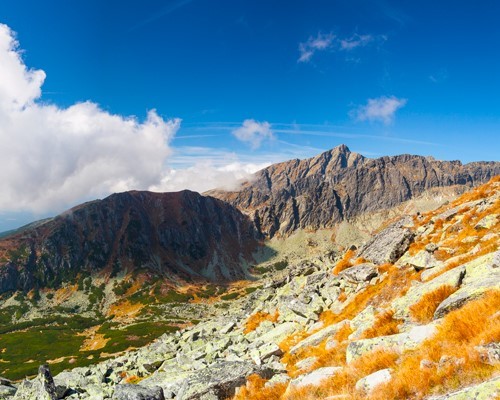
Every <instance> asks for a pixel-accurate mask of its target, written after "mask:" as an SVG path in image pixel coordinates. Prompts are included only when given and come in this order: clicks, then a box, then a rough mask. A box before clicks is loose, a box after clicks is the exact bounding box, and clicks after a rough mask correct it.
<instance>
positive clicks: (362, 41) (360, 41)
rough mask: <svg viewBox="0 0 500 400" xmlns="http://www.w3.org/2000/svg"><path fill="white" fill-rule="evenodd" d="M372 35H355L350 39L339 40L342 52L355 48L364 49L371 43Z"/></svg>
mask: <svg viewBox="0 0 500 400" xmlns="http://www.w3.org/2000/svg"><path fill="white" fill-rule="evenodd" d="M373 40H374V39H373V36H372V35H358V34H357V33H356V34H354V35H352V36H351V37H350V38H347V39H342V40H340V48H341V49H342V50H353V49H355V48H356V47H364V46H366V45H367V44H369V43H371V42H372V41H373Z"/></svg>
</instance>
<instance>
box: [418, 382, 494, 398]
mask: <svg viewBox="0 0 500 400" xmlns="http://www.w3.org/2000/svg"><path fill="white" fill-rule="evenodd" d="M498 396H500V377H495V378H493V379H490V380H488V381H486V382H482V383H479V384H477V385H474V386H469V387H466V388H463V389H461V390H459V391H456V392H453V393H448V394H445V395H442V396H433V397H429V399H428V400H492V399H496V398H498Z"/></svg>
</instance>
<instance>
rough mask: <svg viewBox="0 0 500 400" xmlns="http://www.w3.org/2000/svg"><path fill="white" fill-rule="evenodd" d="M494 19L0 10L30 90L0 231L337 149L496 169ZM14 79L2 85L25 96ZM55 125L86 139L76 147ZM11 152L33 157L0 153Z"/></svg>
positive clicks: (377, 7) (286, 8)
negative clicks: (134, 193) (86, 131)
mask: <svg viewBox="0 0 500 400" xmlns="http://www.w3.org/2000/svg"><path fill="white" fill-rule="evenodd" d="M498 15H500V3H498V2H496V1H478V2H472V1H460V2H456V1H439V2H436V1H419V2H410V1H389V0H380V1H286V2H285V1H269V0H267V1H264V0H260V1H259V0H257V1H255V0H253V1H229V0H224V1H222V0H210V1H208V0H176V1H150V0H141V1H123V0H122V1H117V0H113V1H93V0H87V1H71V2H68V1H49V0H48V1H44V2H40V1H27V0H17V1H16V2H4V3H2V4H1V5H0V22H1V23H3V24H5V26H7V27H8V29H9V31H8V33H7V36H6V37H13V38H15V40H16V41H17V44H16V45H12V43H11V44H10V45H6V46H7V47H6V51H8V50H9V49H10V50H11V51H12V50H13V51H15V52H16V54H18V56H19V60H20V61H19V62H18V64H19V63H21V64H19V65H21V66H19V65H17V64H16V66H15V68H16V69H15V70H16V71H18V72H19V71H20V68H25V69H26V71H27V73H30V71H31V72H33V71H43V72H44V78H45V79H41V78H40V80H39V82H38V84H37V85H35V86H36V87H31V89H30V91H27V92H23V93H27V94H26V95H25V96H24V97H23V98H26V99H27V100H26V102H25V103H23V104H24V105H23V106H22V107H21V108H22V110H23V113H18V114H16V119H13V120H14V121H15V123H12V127H11V128H9V129H8V128H0V144H4V147H6V148H7V149H8V150H9V153H12V154H13V155H12V159H8V160H6V161H4V162H5V163H7V162H9V165H5V164H4V166H5V168H4V169H5V170H6V171H7V172H5V174H6V177H5V179H6V180H7V181H9V177H10V179H11V180H12V181H13V182H12V185H11V190H10V191H9V193H10V194H9V196H6V195H4V198H3V200H2V198H1V197H0V231H2V230H4V229H8V228H11V227H14V226H16V225H20V224H21V223H24V222H26V221H27V220H29V219H30V218H33V217H34V216H36V217H39V216H45V215H51V214H54V213H57V212H60V211H62V210H63V209H65V208H67V207H70V206H72V205H75V204H77V203H78V202H80V201H84V200H89V199H91V198H95V197H102V196H105V195H107V194H109V193H110V192H112V191H116V190H121V189H123V190H126V189H132V188H137V189H150V190H179V189H182V188H183V187H189V188H191V189H195V190H200V191H201V190H205V189H207V188H209V187H210V186H214V185H216V186H219V185H220V184H225V183H228V182H232V181H233V180H234V179H236V178H239V177H241V176H244V174H245V173H248V172H253V171H254V170H256V169H258V168H260V167H261V166H264V165H266V164H269V163H272V162H277V161H282V160H286V159H290V158H303V157H309V156H312V155H315V154H317V153H319V152H321V151H324V150H327V149H330V148H332V147H334V146H336V145H338V144H340V143H345V144H347V145H348V146H349V147H350V148H351V150H353V151H358V152H360V153H362V154H364V155H365V156H368V157H378V156H382V155H393V154H400V153H412V154H422V155H433V156H435V157H436V158H438V159H446V160H452V159H459V160H461V161H463V162H470V161H475V160H499V157H498V153H499V151H498V150H499V148H500V146H499V145H500V141H499V131H500V99H499V93H500V74H499V73H498V71H500V51H499V50H500V46H499V43H500V28H499V27H498ZM9 46H10V47H9ZM13 68H14V67H13ZM19 73H21V72H19ZM5 76H6V74H4V79H5ZM19 79H20V80H19V82H20V83H19V85H18V87H14V86H15V85H13V84H12V83H11V82H17V81H15V80H11V82H4V85H7V86H8V87H9V88H11V87H14V88H13V89H12V90H13V91H14V90H19V93H21V92H22V90H24V89H23V87H24V86H26V85H25V83H26V82H28V81H29V79H31V81H30V82H32V81H33V79H32V78H29V79H28V78H26V79H28V81H26V82H25V81H23V79H21V78H19ZM1 80H2V77H0V100H1V89H2V82H1ZM23 85H24V86H23ZM37 88H38V89H39V90H38V89H37ZM9 90H10V89H9ZM37 90H38V92H39V93H38V92H37ZM12 96H13V95H11V97H9V101H11V100H12V98H14V97H12ZM19 96H20V95H19ZM16 99H17V97H16ZM23 101H24V100H23ZM83 102H87V103H83ZM16 104H20V102H19V101H17V100H16ZM26 104H28V106H26ZM82 104H87V105H88V107H87V108H86V109H82V107H81V105H82ZM75 105H80V106H77V109H76V110H75V111H74V112H73V111H71V112H68V110H73V109H72V107H74V106H75ZM23 107H24V108H23ZM28 107H31V108H33V107H35V108H36V112H35V111H33V112H31V113H28V112H26V108H28ZM92 107H94V108H92ZM152 110H156V111H155V113H154V115H152V114H151V111H152ZM18 111H19V110H18ZM8 112H10V111H8ZM8 112H6V115H9V114H8ZM148 112H149V113H150V114H149V115H150V117H148ZM61 113H62V114H65V116H64V118H63V119H64V123H63V122H62V121H61V123H58V124H56V125H57V129H56V128H54V124H53V122H50V121H53V120H54V118H59V116H60V115H61ZM33 114H37V116H36V117H34V116H33ZM48 114H50V115H52V117H48V116H47V115H48ZM42 115H43V117H42ZM75 115H76V116H75ZM1 116H2V114H1V113H0V117H1ZM82 116H84V117H82ZM113 116H115V117H116V118H118V119H119V121H114V120H113V118H112V117H113ZM156 117H157V118H158V119H159V120H158V121H157V120H156V119H155V118H156ZM30 118H31V119H30ZM71 118H73V120H71ZM82 118H83V119H82ZM116 118H115V119H116ZM148 118H149V119H148ZM70 120H71V121H79V123H86V124H88V125H89V126H96V127H97V128H96V130H95V132H93V133H92V135H90V136H88V137H87V139H86V142H85V141H82V142H81V143H80V142H78V140H76V139H75V138H80V137H81V135H82V132H80V131H78V132H77V131H74V132H73V133H72V134H74V135H75V137H72V136H70V135H68V136H66V134H65V131H64V126H67V124H68V121H70ZM103 120H106V121H108V122H102V121H103ZM112 120H113V121H114V122H113V121H112ZM131 120H133V121H135V122H134V123H135V126H134V127H132V128H131V127H130V126H129V125H130V124H129V122H130V121H131ZM34 121H36V123H35V122H34ZM82 121H83V122H82ZM127 121H129V122H127ZM148 121H149V122H148ZM245 121H246V122H245ZM28 122H29V123H28ZM168 124H170V125H168ZM153 125H154V127H155V129H156V130H155V133H152V134H150V133H147V132H149V130H148V129H149V127H150V126H153ZM20 126H29V127H33V129H35V130H36V127H37V126H40V132H37V134H36V135H35V134H33V135H34V137H32V136H30V135H32V133H31V132H30V133H25V131H26V129H24V128H23V129H22V130H21V128H20ZM54 129H55V130H54ZM21 131H22V132H23V133H22V134H21V133H19V132H21ZM111 131H112V134H110V137H109V138H108V137H106V135H108V132H111ZM23 135H24V136H23ZM151 135H153V136H154V139H151V137H152V136H151ZM155 135H156V136H155ZM21 136H22V141H24V142H23V143H25V142H27V141H28V142H30V143H33V147H32V148H29V149H26V148H25V146H20V145H19V146H14V145H12V143H11V142H12V138H13V137H21ZM2 137H3V141H2ZM137 137H141V138H142V139H137V142H135V140H136V138H137ZM127 138H128V139H127ZM144 138H147V139H144ZM160 138H163V140H164V141H165V143H164V144H159V140H160ZM19 141H21V139H19ZM5 143H7V144H5ZM74 143H80V146H83V143H86V144H85V147H86V149H85V154H83V153H82V152H81V147H78V148H76V147H77V146H76V145H74ZM109 143H113V146H111V145H109ZM116 143H120V145H116ZM127 143H129V144H130V145H129V147H127ZM132 144H133V145H132ZM35 145H36V146H35ZM9 146H10V147H9ZM44 146H46V147H44ZM131 146H133V147H134V149H140V150H141V151H139V150H134V149H131V148H130V147H131ZM28 147H29V146H28ZM87 147H88V148H87ZM20 148H22V150H19V151H21V153H19V154H17V153H16V151H17V150H16V149H20ZM49 148H50V150H49ZM89 148H90V149H89ZM40 149H44V151H41V150H40ZM45 149H47V151H46V152H45ZM54 149H58V150H57V151H56V150H54ZM113 149H116V150H113ZM44 155H45V156H44ZM120 157H121V158H120ZM66 158H68V160H65V159H66ZM69 158H71V160H69ZM27 159H28V160H29V161H28V162H27V164H29V165H28V166H26V165H25V162H21V161H20V160H27ZM144 159H145V160H144ZM74 160H78V161H77V162H76V161H74ZM108 165H111V167H108ZM14 166H15V167H14ZM99 168H101V169H99ZM131 168H132V170H130V169H131ZM11 169H12V170H11ZM84 169H85V170H86V171H83V170H84ZM89 169H92V171H93V172H92V173H88V170H89ZM103 169H104V170H106V169H109V171H112V173H110V174H109V176H108V175H106V173H103V172H102V170H103ZM17 174H19V176H18V175H17ZM129 176H132V178H130V179H128V178H127V177H129ZM14 177H15V178H16V180H15V181H14ZM2 178H3V177H2ZM71 179H73V180H74V182H73V181H72V180H71ZM103 182H105V183H103ZM21 183H24V184H23V185H21ZM27 193H29V194H27ZM49 194H50V195H49Z"/></svg>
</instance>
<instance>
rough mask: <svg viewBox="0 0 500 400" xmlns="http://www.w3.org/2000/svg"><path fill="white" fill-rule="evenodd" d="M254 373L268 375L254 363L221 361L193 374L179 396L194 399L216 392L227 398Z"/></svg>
mask: <svg viewBox="0 0 500 400" xmlns="http://www.w3.org/2000/svg"><path fill="white" fill-rule="evenodd" d="M254 373H259V374H261V375H264V376H266V371H262V370H261V369H260V368H258V367H257V366H256V365H255V364H252V363H247V362H223V361H220V362H217V363H215V364H213V365H211V366H209V367H207V368H205V369H202V370H200V371H196V373H194V374H191V375H190V376H189V378H188V379H187V384H186V385H185V386H183V388H182V389H183V390H181V391H179V393H177V397H178V398H182V400H194V399H199V398H200V397H201V396H202V395H205V394H207V393H214V394H215V395H217V396H218V398H227V397H229V396H232V395H234V391H235V389H236V388H237V387H238V386H241V385H244V384H245V382H246V380H247V378H248V377H249V376H250V375H252V374H254ZM266 377H270V376H266Z"/></svg>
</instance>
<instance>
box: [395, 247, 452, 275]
mask: <svg viewBox="0 0 500 400" xmlns="http://www.w3.org/2000/svg"><path fill="white" fill-rule="evenodd" d="M443 264H444V263H443V262H442V261H438V260H436V257H434V255H433V254H432V253H430V252H428V251H426V250H421V251H419V252H418V253H417V254H415V255H413V256H411V255H410V254H409V253H408V252H407V253H405V254H404V255H403V257H401V258H400V259H399V260H398V262H397V265H401V266H406V265H409V266H412V267H413V268H415V269H416V270H417V271H420V270H422V269H428V268H439V267H441V266H442V265H443Z"/></svg>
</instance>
